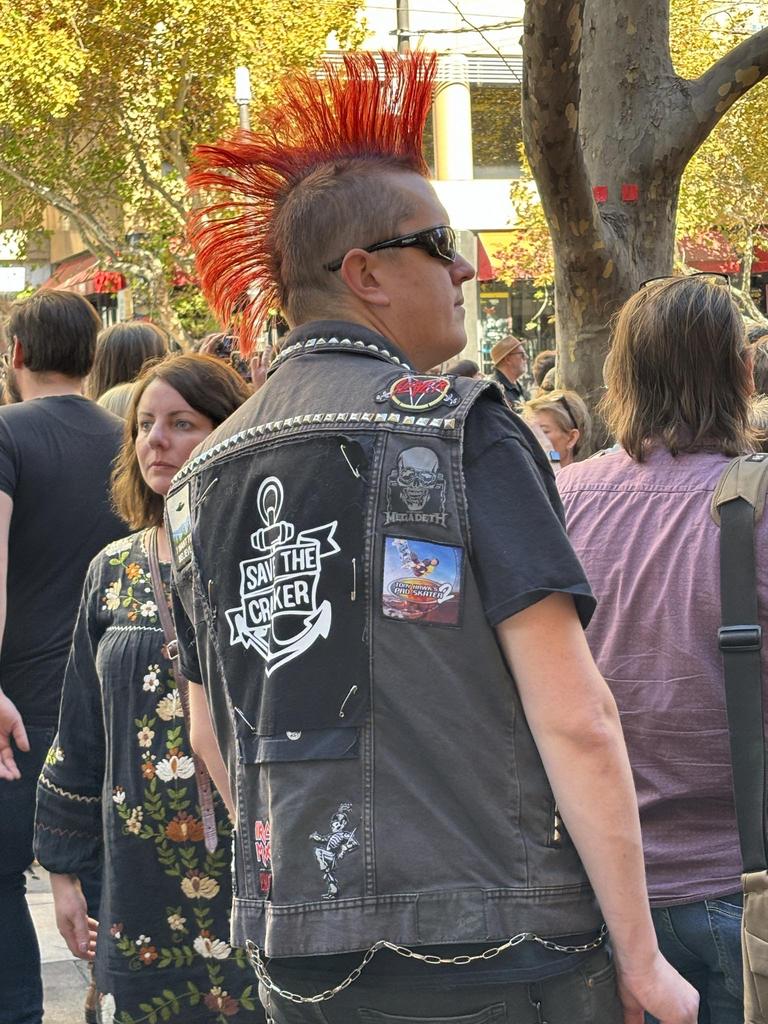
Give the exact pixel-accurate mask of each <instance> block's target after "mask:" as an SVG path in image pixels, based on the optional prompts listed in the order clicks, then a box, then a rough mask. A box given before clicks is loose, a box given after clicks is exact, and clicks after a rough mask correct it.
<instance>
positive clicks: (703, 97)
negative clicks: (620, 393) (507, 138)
mask: <svg viewBox="0 0 768 1024" xmlns="http://www.w3.org/2000/svg"><path fill="white" fill-rule="evenodd" d="M766 74H768V31H766V30H763V31H762V32H759V33H757V34H756V35H755V36H752V37H750V38H749V39H748V40H745V42H744V43H742V44H740V45H739V46H738V47H736V48H735V50H733V51H732V52H731V53H730V54H729V55H727V56H726V57H724V58H723V59H722V60H720V61H718V62H717V64H715V65H713V67H712V68H710V70H709V71H708V72H707V73H706V74H705V75H703V76H702V77H701V78H700V79H698V80H697V81H694V82H689V81H686V80H684V79H681V78H679V77H678V76H677V75H676V74H675V72H674V68H673V67H672V61H671V58H670V52H669V0H526V8H525V22H524V36H523V131H524V139H525V146H526V152H527V155H528V160H529V162H530V165H531V169H532V172H533V175H534V178H535V180H536V184H537V186H538V189H539V195H540V197H541V202H542V206H543V209H544V212H545V215H546V218H547V222H548V225H549V228H550V233H551V235H552V242H553V248H554V254H555V314H556V331H557V351H558V367H559V374H560V380H561V382H562V384H563V386H565V387H569V388H573V389H574V390H576V391H578V392H579V393H580V394H581V395H582V396H583V397H584V398H585V399H586V400H587V402H588V403H589V404H590V405H591V406H594V403H595V401H596V400H597V398H598V397H599V395H600V393H601V391H602V383H603V382H602V368H603V362H604V360H605V356H606V353H607V350H608V341H609V335H610V321H611V317H612V316H613V314H614V313H615V312H616V311H617V310H618V309H619V308H620V307H621V305H622V304H623V302H624V301H626V299H627V298H628V297H629V296H630V295H631V294H632V293H633V292H634V291H636V290H637V288H638V287H639V285H640V283H641V282H642V281H644V280H646V279H647V278H650V277H660V276H666V275H669V274H671V273H672V266H673V258H674V236H675V218H676V214H677V202H678V196H679V191H680V183H681V180H682V176H683V171H684V170H685V166H686V164H687V163H688V161H689V160H690V158H691V156H692V155H693V153H694V152H695V151H696V149H697V148H698V147H699V146H700V145H701V143H702V142H703V141H704V139H705V138H706V137H707V135H708V134H709V132H710V131H711V130H712V128H713V127H714V125H715V124H716V123H717V121H718V120H719V118H720V117H721V116H722V115H723V113H725V111H726V110H727V109H728V108H729V107H730V106H731V105H732V103H734V102H735V101H736V100H737V99H738V98H739V97H740V96H742V95H743V94H744V93H745V92H746V91H747V89H748V88H750V87H751V85H753V84H754V83H755V82H756V81H759V80H760V79H761V78H762V77H764V76H765V75H766ZM593 190H594V192H593Z"/></svg>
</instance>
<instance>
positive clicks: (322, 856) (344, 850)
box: [309, 804, 360, 900]
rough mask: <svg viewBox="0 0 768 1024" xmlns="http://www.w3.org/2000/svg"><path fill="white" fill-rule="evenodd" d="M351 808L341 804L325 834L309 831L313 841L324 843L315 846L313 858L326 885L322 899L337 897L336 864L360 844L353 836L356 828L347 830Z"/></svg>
mask: <svg viewBox="0 0 768 1024" xmlns="http://www.w3.org/2000/svg"><path fill="white" fill-rule="evenodd" d="M351 810H352V804H341V805H340V806H339V809H338V811H336V813H335V814H334V815H333V817H332V818H331V822H330V831H329V832H328V834H327V835H321V834H320V833H319V832H311V833H310V835H309V838H310V839H312V840H314V842H316V843H323V844H324V845H323V846H316V847H315V860H316V861H317V865H318V867H319V868H320V870H321V871H322V873H323V878H324V879H325V881H326V883H327V885H328V889H327V890H326V892H325V894H324V896H323V899H324V900H335V899H336V898H337V897H338V895H339V883H338V880H337V878H336V868H337V865H338V863H339V861H341V860H343V858H344V857H345V856H346V855H347V854H348V853H351V852H352V851H353V850H356V849H357V848H358V846H359V845H360V843H359V842H358V841H357V839H356V838H355V833H356V832H357V828H353V829H352V831H351V832H349V831H347V825H348V823H349V812H350V811H351Z"/></svg>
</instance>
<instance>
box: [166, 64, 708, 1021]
mask: <svg viewBox="0 0 768 1024" xmlns="http://www.w3.org/2000/svg"><path fill="white" fill-rule="evenodd" d="M434 74H435V61H434V58H431V57H426V56H424V55H415V56H409V57H407V58H401V57H398V56H397V55H394V54H383V55H381V56H380V57H374V56H373V55H370V54H356V55H351V56H348V57H346V58H345V61H344V68H343V69H342V70H340V71H338V70H334V69H333V68H330V67H326V68H325V69H324V73H323V76H321V77H314V76H311V75H305V74H298V75H295V76H293V77H292V78H291V79H289V80H288V81H287V82H286V83H285V84H284V86H283V88H282V90H281V93H280V96H279V97H278V99H277V100H276V101H275V103H274V105H273V106H272V107H271V108H270V109H269V110H267V111H262V112H261V116H260V121H261V123H262V125H263V130H262V132H261V133H259V134H250V133H238V134H237V135H235V136H234V137H232V138H231V139H229V140H225V141H222V142H219V143H217V144H216V145H212V146H202V147H200V148H199V150H198V152H197V158H196V159H197V163H196V168H195V170H194V172H193V174H192V176H191V178H190V185H191V187H192V188H193V189H194V190H195V192H196V193H197V195H196V206H195V213H194V216H193V218H192V221H191V227H190V232H191V239H192V243H193V245H194V248H195V250H196V254H197V261H198V271H199V274H200V279H201V282H202V285H203V288H204V289H205V292H206V295H207V296H208V298H209V300H210V301H211V303H212V305H213V306H214V308H215V309H216V311H217V313H218V314H219V315H220V317H221V318H222V320H223V321H229V320H230V319H232V318H234V320H235V322H236V323H237V324H238V329H239V333H240V343H241V348H242V349H243V350H244V351H246V352H247V351H248V350H249V348H250V347H251V346H252V345H253V344H254V341H255V339H256V338H257V336H258V333H259V331H260V329H261V328H262V326H263V324H264V321H265V318H266V317H267V315H268V314H269V311H270V310H273V309H280V310H281V311H282V313H283V315H284V316H285V318H286V320H287V321H288V323H289V324H290V326H291V328H292V331H291V334H290V335H289V336H288V338H287V339H286V341H285V343H284V344H283V346H282V348H281V351H280V353H279V355H278V357H277V359H276V360H275V362H274V363H273V365H272V367H271V369H270V375H269V379H268V380H267V383H266V384H265V386H264V387H263V388H262V389H261V390H260V391H259V392H258V394H256V395H255V396H254V397H253V398H252V399H251V400H250V401H249V402H247V403H246V404H245V405H244V406H243V407H242V409H241V410H239V411H238V412H237V413H236V414H235V415H234V416H233V417H232V418H231V419H230V420H229V421H227V422H226V423H225V424H224V425H223V426H222V427H220V428H219V429H218V430H217V431H216V432H215V433H214V434H213V435H211V437H210V438H209V440H208V442H206V445H205V446H204V450H203V451H201V452H200V453H199V454H198V455H197V456H196V457H195V458H194V459H193V460H192V461H191V462H189V463H188V464H187V466H186V467H185V468H184V469H183V470H182V471H181V473H180V474H179V475H178V476H177V478H176V480H175V483H174V485H173V488H172V491H171V493H170V495H169V498H168V503H167V515H168V522H169V533H170V535H171V537H172V539H173V543H172V547H173V560H174V570H175V578H176V587H177V592H178V593H177V596H178V600H177V611H178V625H179V645H180V658H181V667H182V670H183V671H184V673H185V674H186V675H187V676H188V677H189V678H190V679H191V680H195V681H197V682H200V683H202V684H203V686H202V687H199V686H193V687H191V688H190V689H191V690H192V691H193V692H192V695H191V703H192V711H193V731H194V736H193V742H195V743H196V745H197V748H198V749H199V751H200V752H201V753H202V754H203V756H204V757H205V758H206V759H207V761H208V762H209V767H211V768H212V771H213V773H214V775H215V776H217V777H218V778H219V779H220V780H222V781H221V788H222V790H224V791H226V790H227V788H228V786H227V782H229V788H230V791H231V796H232V800H231V801H230V803H231V808H232V814H233V818H235V820H236V826H237V840H236V843H235V848H236V859H235V874H236V891H235V896H234V910H233V921H232V931H233V936H232V938H233V942H234V943H235V944H236V945H238V944H239V945H245V946H247V948H248V951H249V955H250V957H251V960H252V962H253V964H254V967H255V969H256V973H257V975H258V978H259V982H260V995H261V998H262V1001H263V1002H264V1005H265V1007H266V1009H267V1014H268V1017H271V1019H272V1020H274V1021H275V1022H277V1024H293V1022H300V1021H307V1022H316V1021H321V1020H322V1021H327V1022H345V1024H347V1022H350V1021H353V1020H361V1021H368V1022H384V1021H386V1022H401V1024H407V1022H414V1021H420V1020H430V1021H433V1022H441V1024H442V1022H454V1024H470V1022H471V1024H485V1022H492V1021H502V1020H509V1021H513V1020H514V1021H520V1022H522V1021H531V1022H533V1021H537V1022H538V1024H543V1022H545V1021H548V1022H549V1024H565V1022H567V1024H586V1022H596V1024H614V1022H621V1021H624V1022H625V1024H641V1021H642V1019H643V1009H646V1010H648V1011H649V1012H650V1013H652V1014H654V1015H655V1016H657V1017H658V1018H660V1019H661V1020H662V1021H664V1022H665V1024H693V1022H694V1021H695V1019H696V996H695V993H694V992H693V990H692V989H691V988H690V987H689V986H688V985H687V984H686V983H685V982H684V981H683V980H682V979H681V978H679V977H678V976H677V975H676V974H675V973H674V971H673V970H672V969H671V968H670V967H669V965H668V964H667V963H666V961H664V960H663V959H662V957H661V956H660V954H659V952H658V948H657V945H656V939H655V935H654V931H653V926H652V923H651V918H650V913H649V910H648V904H647V900H646V893H645V884H644V874H643V860H642V846H641V842H640V831H639V826H638V818H637V809H636V803H635V797H634V792H633V789H632V777H631V773H630V770H629V765H628V762H627V756H626V752H625V749H624V743H623V740H622V735H621V728H620V725H619V720H618V716H617V713H616V708H615V706H614V703H613V700H612V698H611V695H610V693H609V691H608V689H607V687H606V686H605V684H604V682H603V680H602V678H601V677H600V675H599V673H598V672H597V670H596V668H595V666H594V664H593V662H592V659H591V657H590V654H589V650H588V648H587V645H586V642H585V640H584V636H583V632H582V626H583V624H584V623H585V622H587V621H588V619H589V617H590V614H591V612H592V609H593V605H594V601H593V598H592V595H591V593H590V591H589V587H588V585H587V582H586V580H585V578H584V574H583V572H582V570H581V567H580V565H579V563H578V561H577V559H576V558H575V556H574V554H573V552H572V550H571V548H570V545H569V543H568V541H567V538H566V536H565V532H564V530H563V525H562V510H561V508H560V504H559V501H558V499H557V496H556V491H555V487H554V481H553V477H552V474H551V472H550V470H549V468H548V466H547V464H546V462H545V460H544V458H543V456H542V453H541V451H540V449H539V446H538V445H537V443H536V441H535V440H534V439H533V438H532V436H531V434H530V433H529V432H528V430H527V428H526V427H525V426H524V425H523V424H522V422H521V421H520V420H519V419H517V418H516V417H515V416H514V415H513V414H511V413H510V412H508V410H507V409H506V407H505V405H504V403H503V401H502V398H501V395H500V393H499V390H498V388H497V387H496V386H495V385H494V384H492V383H489V382H485V381H474V380H470V379H465V378H454V377H451V376H439V375H438V376H435V375H430V374H428V373H427V372H426V371H427V368H428V367H431V366H435V365H438V364H441V363H443V362H445V361H447V360H449V359H451V358H452V357H453V356H455V355H456V354H457V353H458V352H460V351H461V349H462V348H463V346H464V344H465V340H466V339H465V332H464V309H463V299H462V286H463V285H464V284H465V283H466V282H468V281H470V280H471V279H472V277H473V276H474V270H473V268H472V266H471V265H470V264H469V263H468V262H467V261H466V260H465V259H464V257H463V256H462V255H461V254H460V253H459V252H458V250H457V248H456V239H455V236H454V233H453V231H452V230H451V228H450V226H449V224H448V217H447V215H446V212H445V210H444V209H443V207H442V206H441V204H440V202H439V200H438V198H437V196H436V194H435V192H434V191H433V189H432V188H431V186H430V185H429V183H428V181H427V180H426V167H425V165H424V160H423V157H422V154H421V138H422V129H423V125H424V120H425V117H426V114H427V112H428V109H429V106H430V103H431V99H432V89H433V80H434ZM203 689H204V693H203ZM205 698H207V704H208V707H209V708H210V718H209V716H208V711H207V709H206V706H205ZM219 749H220V750H221V752H222V754H223V762H222V760H221V759H220V758H219V755H218V750H219ZM227 773H228V780H227ZM593 889H594V894H593ZM595 894H596V896H597V900H595ZM598 904H599V907H598ZM603 920H604V921H605V922H606V925H607V930H608V932H609V933H610V942H611V946H612V950H613V957H614V958H615V960H612V958H611V955H610V954H609V952H608V949H607V946H606V942H605V934H606V929H605V927H603V925H602V922H603ZM374 952H375V955H374ZM361 965H364V969H363V970H362V971H361V970H359V969H358V968H359V967H360V966H361ZM617 971H618V985H617V983H616V972H617Z"/></svg>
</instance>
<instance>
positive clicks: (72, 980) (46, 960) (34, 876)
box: [27, 864, 88, 1024]
mask: <svg viewBox="0 0 768 1024" xmlns="http://www.w3.org/2000/svg"><path fill="white" fill-rule="evenodd" d="M32 872H33V873H30V874H28V875H27V903H28V904H29V909H30V912H31V914H32V920H33V921H34V922H35V928H36V930H37V938H38V941H39V943H40V956H41V959H42V961H43V999H44V1007H45V1016H44V1020H45V1024H82V1022H83V1021H84V1019H85V1017H84V1012H83V1005H84V1003H85V992H86V989H87V988H88V967H87V965H86V963H85V961H83V960H78V959H76V958H75V957H74V956H72V954H71V953H70V952H69V950H68V949H67V946H66V943H65V942H64V939H62V937H61V936H60V935H59V931H58V928H57V927H56V919H55V916H54V912H53V896H52V894H51V885H50V881H49V878H48V872H47V871H45V870H44V869H43V868H41V867H40V865H39V864H35V865H34V868H33V869H32Z"/></svg>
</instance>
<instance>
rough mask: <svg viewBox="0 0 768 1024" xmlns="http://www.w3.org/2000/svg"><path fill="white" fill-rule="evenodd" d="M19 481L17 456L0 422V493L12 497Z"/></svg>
mask: <svg viewBox="0 0 768 1024" xmlns="http://www.w3.org/2000/svg"><path fill="white" fill-rule="evenodd" d="M18 479H19V455H18V451H17V449H16V445H15V444H14V442H13V437H12V436H11V433H10V431H9V430H8V428H7V426H6V425H5V423H2V422H0V491H2V492H3V494H7V495H8V496H9V497H11V498H12V497H13V496H14V495H15V493H16V484H17V483H18Z"/></svg>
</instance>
